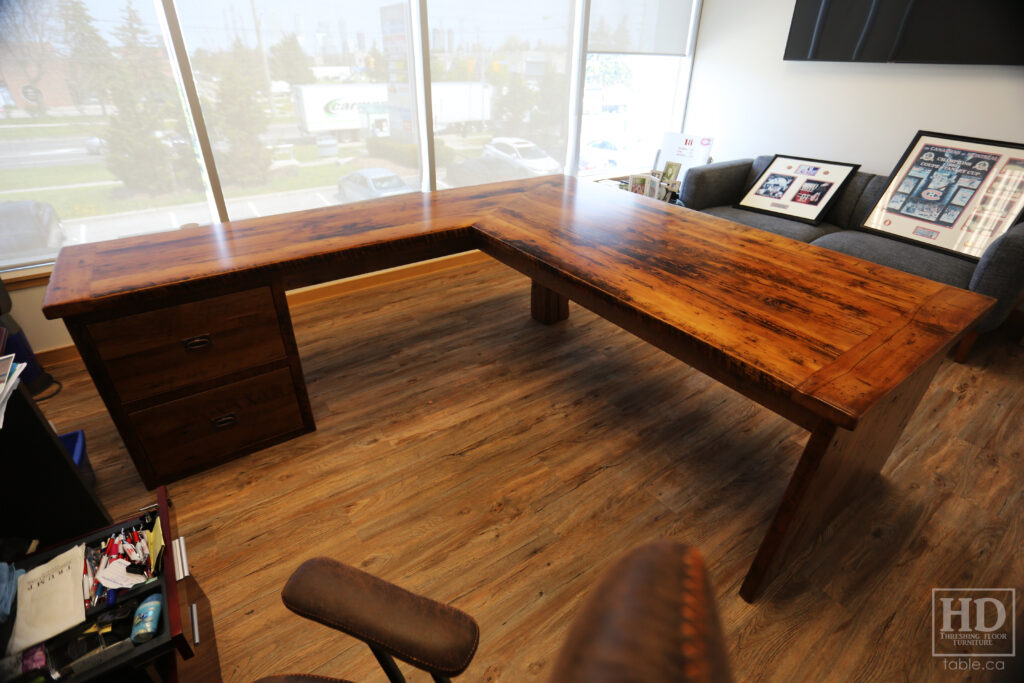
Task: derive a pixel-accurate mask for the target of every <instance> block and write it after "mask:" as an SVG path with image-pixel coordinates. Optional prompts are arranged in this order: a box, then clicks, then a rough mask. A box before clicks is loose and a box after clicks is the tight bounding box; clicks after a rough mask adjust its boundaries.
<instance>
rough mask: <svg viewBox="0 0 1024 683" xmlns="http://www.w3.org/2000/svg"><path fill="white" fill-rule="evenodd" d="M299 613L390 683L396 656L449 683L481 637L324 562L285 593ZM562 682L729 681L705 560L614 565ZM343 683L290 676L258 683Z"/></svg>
mask: <svg viewBox="0 0 1024 683" xmlns="http://www.w3.org/2000/svg"><path fill="white" fill-rule="evenodd" d="M281 597H282V600H283V601H284V604H285V605H286V606H288V608H289V609H291V610H292V611H293V612H295V613H296V614H299V615H301V616H304V617H307V618H309V619H312V620H314V621H318V622H320V623H321V624H324V625H326V626H330V627H332V628H335V629H338V630H339V631H342V632H344V633H347V634H349V635H351V636H353V637H355V638H358V639H359V640H361V641H363V642H364V643H366V644H367V645H368V646H369V647H370V650H371V651H372V652H373V654H374V656H376V658H377V661H378V662H379V663H380V665H381V667H382V668H383V669H384V672H385V673H386V674H387V677H388V680H389V681H391V683H399V682H404V681H405V678H404V677H403V676H402V673H401V671H400V670H399V669H398V665H397V664H396V663H395V661H394V659H393V658H397V659H399V660H401V661H403V662H405V663H407V664H410V665H412V666H413V667H415V668H417V669H420V670H422V671H425V672H427V673H429V674H430V675H431V676H432V677H433V679H434V681H435V682H438V683H440V682H442V681H448V680H449V677H453V676H458V675H459V674H461V673H462V672H463V671H465V670H466V667H468V666H469V663H470V661H471V660H472V659H473V655H474V654H475V653H476V647H477V642H478V640H479V635H480V630H479V627H478V626H477V624H476V622H475V621H474V620H473V618H472V617H470V616H469V615H468V614H466V613H465V612H462V611H460V610H457V609H455V608H453V607H449V606H448V605H444V604H441V603H439V602H435V601H434V600H430V599H429V598H425V597H422V596H419V595H416V594H414V593H410V592H409V591H406V590H404V589H402V588H399V587H398V586H395V585H394V584H391V583H388V582H387V581H383V580H382V579H378V578H376V577H374V576H371V575H370V574H367V573H366V572H363V571H360V570H358V569H355V568H353V567H349V566H347V565H344V564H341V563H340V562H336V561H334V560H331V559H328V558H323V557H318V558H314V559H312V560H307V561H306V562H304V563H303V564H302V565H301V566H300V567H299V568H298V569H297V570H296V571H295V573H294V574H292V576H291V577H290V578H289V579H288V582H287V584H286V585H285V587H284V591H283V592H282V594H281ZM548 680H550V681H557V682H558V683H577V682H578V683H582V682H583V681H586V682H587V683H612V682H615V683H623V682H625V681H637V682H640V681H642V682H643V683H658V682H660V681H666V682H667V681H672V682H673V683H675V682H682V683H689V682H697V681H708V682H712V683H718V682H720V681H731V680H732V677H731V674H730V672H729V666H728V662H727V660H726V655H725V648H724V646H723V641H722V634H721V627H720V624H719V621H718V613H717V610H716V608H715V603H714V598H713V594H712V592H711V587H710V585H709V583H708V579H707V574H706V572H705V568H704V562H703V560H702V559H701V557H700V554H699V553H698V552H697V551H696V550H695V549H693V548H690V547H688V546H685V545H683V544H680V543H675V542H671V541H658V542H654V543H649V544H646V545H643V546H640V547H639V548H636V549H634V550H633V551H631V552H629V553H627V554H626V555H625V556H623V557H622V558H620V559H619V560H617V561H616V562H615V563H614V565H613V566H612V567H611V568H610V569H609V570H608V571H607V572H605V574H604V575H603V577H602V578H601V579H600V580H599V582H598V584H597V586H595V587H594V589H593V590H592V591H591V593H590V596H589V597H588V599H587V600H586V602H585V603H584V605H583V608H582V609H581V610H580V612H579V614H578V615H577V616H576V618H575V620H574V621H573V624H572V627H571V628H570V631H569V636H568V638H567V639H566V641H565V643H564V644H563V645H562V649H561V651H560V653H559V655H558V659H557V660H556V662H555V664H554V668H553V670H552V672H551V675H550V677H549V679H548ZM324 681H332V682H334V683H342V682H341V681H340V679H333V678H325V677H323V676H313V675H302V674H291V675H286V676H271V677H269V678H262V679H260V680H259V681H257V683H323V682H324Z"/></svg>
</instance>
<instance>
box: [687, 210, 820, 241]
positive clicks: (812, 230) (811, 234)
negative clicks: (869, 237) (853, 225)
mask: <svg viewBox="0 0 1024 683" xmlns="http://www.w3.org/2000/svg"><path fill="white" fill-rule="evenodd" d="M704 213H709V214H711V215H712V216H718V217H720V218H725V219H727V220H730V221H733V222H734V223H742V224H743V225H749V226H750V227H752V228H760V229H761V230H767V231H768V232H774V233H775V234H776V235H782V236H783V237H789V238H791V239H794V240H799V241H801V242H813V241H814V240H816V239H818V238H819V237H821V236H822V235H827V234H829V233H831V232H835V231H837V230H839V228H838V227H837V226H835V225H832V224H831V223H822V224H820V225H810V224H809V223H801V222H800V221H794V220H791V219H789V218H783V217H782V216H769V215H768V214H764V213H758V212H756V211H747V210H746V209H737V208H736V207H733V206H714V207H711V208H710V209H704Z"/></svg>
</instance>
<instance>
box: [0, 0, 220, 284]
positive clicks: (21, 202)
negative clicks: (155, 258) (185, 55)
mask: <svg viewBox="0 0 1024 683" xmlns="http://www.w3.org/2000/svg"><path fill="white" fill-rule="evenodd" d="M0 81H2V82H0V106H2V109H3V115H2V118H0V179H2V180H0V269H3V268H8V267H11V266H16V265H21V264H31V263H38V262H45V261H51V260H53V257H54V254H56V252H57V250H58V249H59V248H60V247H61V245H64V244H74V243H77V242H93V241H97V240H104V239H111V238H114V237H122V236H125V235H134V234H140V233H146V232H155V231H160V230H171V229H175V228H178V227H180V226H181V225H182V224H185V223H192V222H195V223H209V222H210V221H211V220H215V219H216V215H213V214H211V212H210V209H209V205H208V202H207V201H206V195H205V192H204V181H203V175H202V171H201V168H202V167H201V165H200V163H199V162H198V161H197V156H196V153H195V147H194V145H193V144H192V142H191V139H190V134H189V129H188V124H187V116H186V114H185V110H184V108H183V106H182V101H181V99H180V97H179V95H178V92H179V91H178V88H177V86H176V85H175V82H174V79H173V78H172V74H171V69H170V61H169V58H168V53H167V50H166V49H165V47H164V42H163V39H162V36H161V28H160V22H159V19H158V17H157V15H156V12H155V10H154V7H153V5H152V3H145V2H140V3H136V4H133V3H115V2H106V1H104V0H4V1H3V3H2V4H0Z"/></svg>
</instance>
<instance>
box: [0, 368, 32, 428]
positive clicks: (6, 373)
mask: <svg viewBox="0 0 1024 683" xmlns="http://www.w3.org/2000/svg"><path fill="white" fill-rule="evenodd" d="M26 365H27V363H15V362H14V354H13V353H12V354H9V355H6V356H0V427H3V426H4V413H6V412H7V400H8V399H9V398H10V397H11V394H13V393H14V390H15V389H16V388H17V386H18V376H19V375H21V373H22V371H24V369H25V366H26Z"/></svg>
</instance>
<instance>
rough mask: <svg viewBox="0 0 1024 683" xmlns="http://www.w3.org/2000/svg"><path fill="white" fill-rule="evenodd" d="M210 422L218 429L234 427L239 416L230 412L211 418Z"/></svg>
mask: <svg viewBox="0 0 1024 683" xmlns="http://www.w3.org/2000/svg"><path fill="white" fill-rule="evenodd" d="M210 422H211V423H212V424H213V426H214V427H216V428H217V429H227V428H228V427H234V426H235V425H236V424H238V418H237V417H235V414H234V413H228V414H227V415H221V416H220V417H215V418H213V419H212V420H210Z"/></svg>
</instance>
